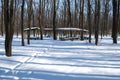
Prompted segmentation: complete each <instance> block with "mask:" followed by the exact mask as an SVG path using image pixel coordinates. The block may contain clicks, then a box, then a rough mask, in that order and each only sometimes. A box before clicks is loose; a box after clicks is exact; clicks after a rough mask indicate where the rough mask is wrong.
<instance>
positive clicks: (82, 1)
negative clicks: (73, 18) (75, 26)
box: [79, 0, 84, 40]
mask: <svg viewBox="0 0 120 80" xmlns="http://www.w3.org/2000/svg"><path fill="white" fill-rule="evenodd" d="M79 18H80V21H79V25H80V28H81V29H82V31H81V40H84V37H83V35H84V34H83V28H84V24H83V23H84V20H83V18H84V0H80V15H79Z"/></svg>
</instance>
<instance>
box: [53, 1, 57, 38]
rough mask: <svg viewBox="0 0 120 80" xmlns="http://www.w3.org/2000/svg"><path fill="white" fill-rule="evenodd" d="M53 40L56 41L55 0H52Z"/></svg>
mask: <svg viewBox="0 0 120 80" xmlns="http://www.w3.org/2000/svg"><path fill="white" fill-rule="evenodd" d="M53 39H54V40H57V36H56V0H54V13H53Z"/></svg>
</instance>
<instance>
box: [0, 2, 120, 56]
mask: <svg viewBox="0 0 120 80" xmlns="http://www.w3.org/2000/svg"><path fill="white" fill-rule="evenodd" d="M0 4H1V5H0V6H1V8H0V15H1V16H0V34H1V36H4V35H5V52H6V56H12V40H13V35H14V34H15V35H17V36H18V35H20V34H21V44H22V46H24V45H25V43H24V36H25V35H24V28H30V27H34V26H39V27H40V34H41V37H40V39H41V40H43V28H45V27H50V28H53V39H54V40H56V39H57V38H56V37H57V36H56V28H57V27H62V28H63V27H73V28H81V29H82V30H83V29H87V30H88V31H89V43H91V37H92V35H94V37H95V44H96V45H98V40H99V38H102V37H103V36H107V35H110V36H111V37H112V39H113V43H115V44H117V37H118V35H119V34H120V27H119V25H120V16H119V15H120V0H1V1H0ZM30 33H31V32H30V31H29V32H28V33H27V37H28V38H27V43H28V44H30V39H29V38H30ZM70 35H71V32H70ZM71 36H72V35H71ZM99 36H101V37H99ZM80 38H81V40H84V33H83V31H82V32H81V33H80Z"/></svg>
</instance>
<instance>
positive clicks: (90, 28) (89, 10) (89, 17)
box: [87, 0, 92, 43]
mask: <svg viewBox="0 0 120 80" xmlns="http://www.w3.org/2000/svg"><path fill="white" fill-rule="evenodd" d="M87 14H88V27H89V43H91V34H92V27H91V2H90V0H88V13H87Z"/></svg>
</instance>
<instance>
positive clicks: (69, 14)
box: [67, 0, 72, 37]
mask: <svg viewBox="0 0 120 80" xmlns="http://www.w3.org/2000/svg"><path fill="white" fill-rule="evenodd" d="M67 3H68V19H67V20H68V24H67V26H68V27H72V20H71V11H70V9H71V7H70V0H67ZM70 37H72V31H71V30H70Z"/></svg>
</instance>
